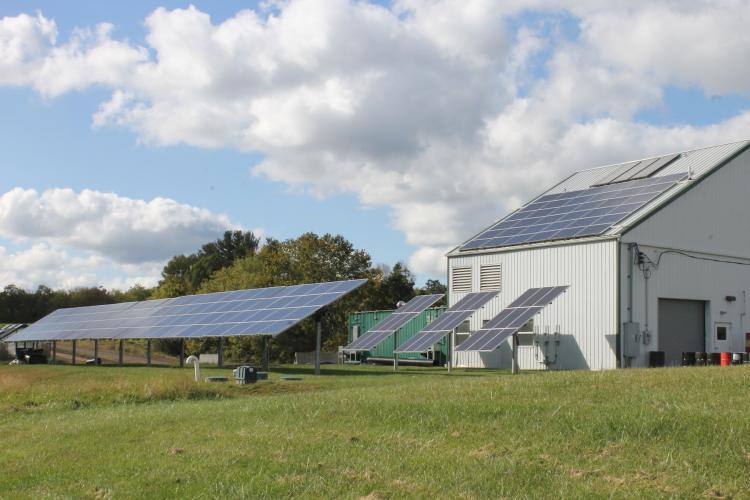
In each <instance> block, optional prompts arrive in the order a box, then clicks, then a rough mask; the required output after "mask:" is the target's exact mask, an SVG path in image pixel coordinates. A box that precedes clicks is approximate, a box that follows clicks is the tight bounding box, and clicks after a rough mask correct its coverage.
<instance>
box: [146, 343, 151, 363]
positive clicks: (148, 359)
mask: <svg viewBox="0 0 750 500" xmlns="http://www.w3.org/2000/svg"><path fill="white" fill-rule="evenodd" d="M146 364H147V365H148V366H151V339H148V340H147V341H146Z"/></svg>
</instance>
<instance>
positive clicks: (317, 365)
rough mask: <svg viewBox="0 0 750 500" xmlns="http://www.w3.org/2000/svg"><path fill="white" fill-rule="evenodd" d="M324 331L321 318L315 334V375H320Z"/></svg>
mask: <svg viewBox="0 0 750 500" xmlns="http://www.w3.org/2000/svg"><path fill="white" fill-rule="evenodd" d="M322 329H323V325H322V322H321V320H320V318H318V321H317V328H316V333H315V375H320V340H321V336H322Z"/></svg>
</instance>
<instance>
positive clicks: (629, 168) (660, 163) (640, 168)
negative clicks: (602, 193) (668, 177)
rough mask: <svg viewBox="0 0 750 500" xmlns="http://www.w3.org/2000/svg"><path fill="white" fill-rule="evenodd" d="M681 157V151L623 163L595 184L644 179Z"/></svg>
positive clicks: (601, 184)
mask: <svg viewBox="0 0 750 500" xmlns="http://www.w3.org/2000/svg"><path fill="white" fill-rule="evenodd" d="M679 157H680V153H675V154H671V155H667V156H661V157H659V156H657V157H656V158H648V159H646V160H639V161H631V162H629V163H623V164H622V165H620V166H619V167H617V168H616V169H614V170H613V171H612V172H610V173H609V174H607V175H605V176H604V177H602V178H601V179H599V181H597V182H596V183H595V184H594V186H603V185H605V184H614V183H616V182H624V181H632V180H635V179H644V178H646V177H649V176H651V175H654V174H655V173H656V172H658V171H659V170H662V169H663V168H664V167H666V166H667V165H669V164H670V163H672V162H673V161H675V160H676V159H677V158H679Z"/></svg>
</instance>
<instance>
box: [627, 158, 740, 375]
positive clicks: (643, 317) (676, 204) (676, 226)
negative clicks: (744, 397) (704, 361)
mask: <svg viewBox="0 0 750 500" xmlns="http://www.w3.org/2000/svg"><path fill="white" fill-rule="evenodd" d="M747 186H750V152H744V153H741V154H740V155H739V156H737V157H736V158H735V159H734V160H733V161H731V162H730V163H728V164H727V165H725V166H723V167H721V168H720V169H718V170H717V171H715V172H714V173H712V174H710V175H709V176H707V177H705V178H704V179H702V180H701V181H700V182H695V184H694V185H693V186H692V187H691V189H689V190H688V191H686V192H685V193H683V194H682V196H680V197H678V198H676V199H674V200H673V201H672V202H671V203H670V204H669V205H667V206H665V207H663V208H662V209H661V210H660V211H658V212H656V213H655V214H653V215H652V216H651V217H650V218H648V219H646V220H645V221H644V222H642V223H641V224H640V225H639V226H636V227H635V228H633V229H632V230H631V231H629V232H628V233H626V234H624V235H623V236H622V247H621V249H622V251H621V266H622V267H621V270H622V271H621V272H622V277H621V280H620V284H621V288H620V290H621V310H622V317H623V321H625V320H626V319H627V311H628V280H627V277H628V269H629V266H628V256H627V255H628V253H627V245H628V244H630V243H637V244H638V245H639V247H640V249H641V251H643V252H644V253H646V255H648V256H649V258H650V259H651V260H653V261H657V260H658V259H659V255H660V254H661V253H662V252H664V251H665V250H677V251H684V252H688V253H689V254H691V255H696V256H700V257H703V258H706V259H714V260H720V261H727V260H730V261H736V262H742V263H746V264H750V217H749V216H748V215H749V214H750V198H748V191H747ZM645 287H646V279H645V278H644V275H643V273H642V272H641V271H639V270H638V269H636V271H635V272H634V273H633V319H634V321H636V322H638V323H639V324H640V329H641V332H642V333H643V332H646V330H648V332H647V333H649V334H650V339H649V335H646V336H642V337H641V339H640V341H639V350H640V355H639V356H638V357H637V358H635V359H634V360H633V365H635V366H645V365H646V364H647V361H648V358H647V356H648V351H650V350H658V346H659V332H658V320H659V318H658V299H659V298H671V299H691V300H702V301H706V302H707V307H706V325H705V329H706V347H707V349H708V350H709V351H718V350H720V349H718V347H717V345H716V344H715V342H714V327H715V324H716V322H722V323H729V324H730V325H731V329H730V333H731V341H730V344H729V349H730V350H733V351H743V350H744V332H745V330H748V329H750V326H748V324H747V323H748V322H747V318H746V314H745V312H746V303H745V302H746V300H745V296H746V295H747V290H748V289H750V265H739V264H729V263H724V262H715V261H710V260H697V259H691V258H688V257H685V256H684V255H679V254H675V253H666V254H664V255H663V256H662V257H661V261H660V262H659V266H658V268H655V269H651V271H650V278H649V279H648V287H649V288H648V305H646V289H645ZM727 296H733V297H736V299H737V300H735V301H727V300H726V297H727ZM647 309H648V314H646V310H647ZM649 340H650V341H649ZM646 342H648V343H646ZM721 350H723V349H721Z"/></svg>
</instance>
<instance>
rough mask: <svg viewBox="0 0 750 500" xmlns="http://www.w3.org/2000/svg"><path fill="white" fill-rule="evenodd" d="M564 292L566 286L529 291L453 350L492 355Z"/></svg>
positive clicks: (530, 289)
mask: <svg viewBox="0 0 750 500" xmlns="http://www.w3.org/2000/svg"><path fill="white" fill-rule="evenodd" d="M567 288H568V287H567V286H552V287H544V288H529V289H528V290H526V291H525V292H524V293H522V294H521V296H520V297H518V298H517V299H516V300H514V301H513V302H511V303H510V305H508V307H506V308H505V309H503V310H502V311H501V312H500V314H498V315H497V316H495V317H494V318H492V319H491V320H490V321H488V322H487V324H486V325H484V326H483V327H482V328H481V329H480V330H478V331H477V332H476V333H474V334H472V335H471V336H470V337H469V338H468V339H466V340H464V341H463V342H462V343H461V345H459V346H458V347H456V351H458V352H465V351H494V350H495V349H497V348H498V347H500V345H501V344H502V343H503V342H505V340H506V339H507V338H508V337H510V336H511V335H513V334H514V333H516V332H517V331H518V329H519V328H521V327H522V326H523V325H525V324H526V322H527V321H529V320H530V319H531V318H533V317H534V316H535V315H536V314H537V313H540V312H541V311H542V309H544V307H545V306H546V305H547V304H549V303H550V302H552V301H553V300H555V299H556V298H557V297H558V296H559V295H560V294H561V293H563V292H564V291H565V290H567Z"/></svg>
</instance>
